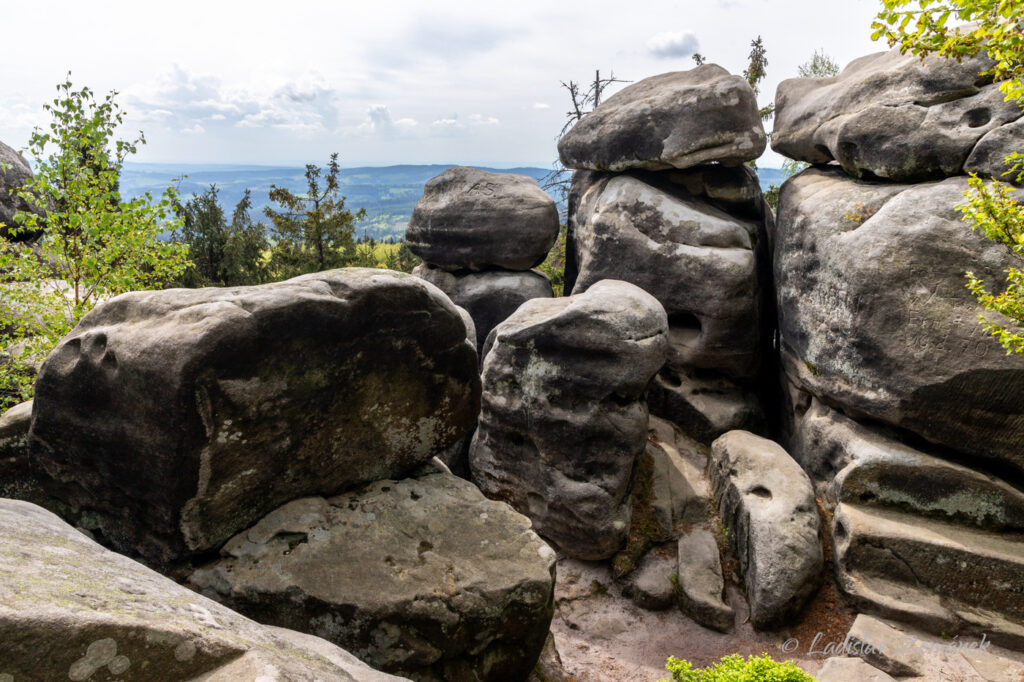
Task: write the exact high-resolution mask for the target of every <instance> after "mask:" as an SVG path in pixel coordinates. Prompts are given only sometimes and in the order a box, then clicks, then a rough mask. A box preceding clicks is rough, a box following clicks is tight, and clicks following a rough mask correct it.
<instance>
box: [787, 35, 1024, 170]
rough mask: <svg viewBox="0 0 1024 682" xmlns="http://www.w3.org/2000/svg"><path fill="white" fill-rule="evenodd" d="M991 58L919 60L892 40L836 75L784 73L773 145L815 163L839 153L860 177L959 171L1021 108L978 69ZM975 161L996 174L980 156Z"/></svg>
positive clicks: (842, 161) (836, 157)
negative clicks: (903, 52) (981, 143)
mask: <svg viewBox="0 0 1024 682" xmlns="http://www.w3.org/2000/svg"><path fill="white" fill-rule="evenodd" d="M991 65H992V63H991V61H990V60H989V59H988V57H986V56H985V55H984V54H983V53H982V54H980V55H978V56H976V57H970V58H965V59H963V60H961V61H957V60H953V59H943V58H938V57H928V58H926V59H924V60H921V59H919V58H918V57H915V56H913V55H911V54H906V55H901V54H900V51H899V48H895V49H892V50H890V51H888V52H879V53H876V54H872V55H867V56H865V57H861V58H859V59H855V60H854V61H852V62H851V63H850V64H849V65H848V66H847V67H846V68H845V69H843V71H842V73H840V74H839V75H838V76H833V77H831V78H793V79H789V80H785V81H783V82H782V83H781V84H780V85H779V88H778V91H777V92H776V95H775V130H774V131H773V132H772V137H771V140H772V149H773V150H775V151H776V152H778V153H779V154H783V155H785V156H789V157H790V158H794V159H799V160H801V161H807V162H808V163H816V164H823V163H828V162H830V161H832V160H836V161H838V162H839V163H840V164H841V165H842V167H843V169H844V170H846V172H847V173H849V174H850V175H853V176H854V177H858V178H874V177H879V178H886V179H889V180H894V181H898V182H909V181H917V180H928V179H934V178H941V177H946V176H952V175H959V174H961V173H963V172H964V164H965V162H966V161H967V160H968V157H970V156H971V155H972V152H973V150H974V149H975V146H976V145H978V143H979V140H981V139H982V138H983V137H985V136H986V135H988V134H990V133H991V132H992V131H994V130H997V129H999V128H1000V127H1001V126H1004V125H1006V124H1008V123H1011V122H1012V121H1015V120H1017V119H1019V118H1020V117H1021V116H1022V115H1024V110H1021V108H1020V107H1019V106H1018V105H1017V104H1016V103H1015V102H1007V101H1005V97H1004V95H1003V93H1002V92H1000V90H999V87H998V86H997V85H995V84H993V83H992V82H991V78H988V79H986V78H985V77H983V76H979V75H978V74H979V72H981V71H984V70H986V69H988V68H990V67H991ZM1011 151H1014V149H1006V150H1005V151H1003V155H1005V154H1008V153H1009V152H1011ZM972 168H974V169H977V170H983V171H985V172H991V170H990V168H989V166H987V165H982V164H981V163H980V162H977V161H976V162H975V163H974V164H972Z"/></svg>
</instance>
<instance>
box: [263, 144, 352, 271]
mask: <svg viewBox="0 0 1024 682" xmlns="http://www.w3.org/2000/svg"><path fill="white" fill-rule="evenodd" d="M339 174H340V168H339V167H338V154H337V153H334V154H331V160H330V163H328V165H327V174H326V175H324V174H323V170H322V169H321V168H319V167H318V166H315V165H313V164H307V165H306V184H307V192H306V193H305V194H295V193H293V192H292V191H291V190H289V189H288V188H286V187H277V186H276V185H271V186H270V200H271V201H274V202H276V203H278V204H280V206H281V209H282V210H276V209H273V208H271V207H269V206H268V207H267V208H265V209H264V212H265V213H266V216H267V217H268V218H269V219H270V221H271V223H273V226H274V239H275V243H274V245H273V247H272V250H271V268H272V269H273V270H274V271H275V274H276V275H278V276H280V277H282V278H287V277H294V276H296V275H301V274H304V273H307V272H319V271H321V270H329V269H331V268H339V267H344V266H345V265H348V264H349V263H350V262H351V261H352V260H353V259H354V258H355V257H356V253H355V224H356V222H357V221H359V220H362V219H363V218H364V217H366V210H365V209H359V211H357V212H356V213H352V212H351V211H349V210H347V209H346V208H345V197H343V196H341V188H340V185H339V184H338V175H339Z"/></svg>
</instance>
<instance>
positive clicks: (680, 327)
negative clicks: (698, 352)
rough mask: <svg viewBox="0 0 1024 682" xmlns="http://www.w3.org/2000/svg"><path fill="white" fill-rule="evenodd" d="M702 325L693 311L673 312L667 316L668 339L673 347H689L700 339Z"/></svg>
mask: <svg viewBox="0 0 1024 682" xmlns="http://www.w3.org/2000/svg"><path fill="white" fill-rule="evenodd" d="M701 331H702V326H701V323H700V320H699V319H698V318H697V316H696V315H694V314H693V313H673V314H671V315H669V316H668V340H669V343H670V344H671V345H672V346H675V347H680V346H682V347H689V346H694V345H696V343H697V341H699V340H700V334H701Z"/></svg>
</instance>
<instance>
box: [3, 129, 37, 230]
mask: <svg viewBox="0 0 1024 682" xmlns="http://www.w3.org/2000/svg"><path fill="white" fill-rule="evenodd" d="M4 166H6V167H7V169H6V170H4V169H3V167H4ZM31 178H32V168H31V167H30V166H29V165H28V162H27V161H25V158H24V157H23V156H22V155H21V154H19V153H18V152H16V151H14V150H13V149H11V148H10V147H8V146H7V145H5V144H4V143H3V142H0V225H2V226H0V237H4V238H10V237H12V236H13V235H12V234H11V233H10V231H9V230H10V228H14V227H17V223H16V222H15V221H14V214H15V213H17V212H18V211H32V210H33V207H32V206H30V205H29V203H28V202H26V201H25V200H24V199H22V198H20V197H18V196H17V195H16V194H15V192H17V191H18V190H19V189H21V188H22V186H23V185H24V184H25V182H26V181H27V180H30V179H31ZM32 236H33V235H32V234H29V233H24V232H23V233H21V234H18V235H17V236H16V237H14V239H15V240H16V241H20V240H23V239H26V238H30V237H32Z"/></svg>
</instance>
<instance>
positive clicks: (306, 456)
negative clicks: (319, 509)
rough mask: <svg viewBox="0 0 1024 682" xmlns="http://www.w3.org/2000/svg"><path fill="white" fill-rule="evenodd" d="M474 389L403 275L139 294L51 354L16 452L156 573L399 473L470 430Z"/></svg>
mask: <svg viewBox="0 0 1024 682" xmlns="http://www.w3.org/2000/svg"><path fill="white" fill-rule="evenodd" d="M479 391H480V388H479V379H478V376H477V362H476V353H475V352H474V349H473V348H472V346H471V345H470V344H469V343H468V341H467V339H466V330H465V326H464V324H463V322H462V319H461V317H460V315H459V313H458V311H457V310H456V309H455V307H454V306H453V305H452V303H451V302H450V301H449V300H448V298H447V297H446V296H444V294H443V293H441V292H440V291H439V290H437V289H436V288H435V287H433V286H431V285H429V284H427V283H425V282H423V281H422V280H419V279H417V278H415V277H411V276H408V275H402V274H399V273H395V272H388V271H381V270H368V269H367V270H359V269H353V270H335V271H330V272H324V273H318V274H314V275H305V276H302V277H297V278H295V279H292V280H288V281H286V282H282V283H279V284H271V285H265V286H259V287H240V288H234V289H199V290H180V289H179V290H168V291H160V292H140V293H132V294H126V295H123V296H119V297H117V298H115V299H113V300H111V301H109V302H107V303H104V304H102V305H100V306H98V307H97V308H96V309H94V310H93V311H92V312H90V313H89V314H88V315H87V316H86V317H85V318H84V319H83V320H82V322H81V324H79V326H78V327H77V328H76V329H75V330H74V331H73V332H72V333H71V334H70V335H69V336H68V337H66V338H65V339H64V340H63V341H62V342H61V344H60V345H59V346H58V347H57V349H56V350H55V351H54V352H53V353H52V354H51V355H50V357H49V358H48V359H47V361H46V363H45V364H44V366H43V369H42V371H41V373H40V375H39V379H38V382H37V384H36V398H35V417H34V420H33V425H32V432H31V434H30V447H31V448H32V451H33V453H34V455H35V456H37V457H38V458H39V459H40V460H41V462H42V463H43V465H44V467H45V468H46V470H47V472H48V473H49V474H50V475H51V476H52V477H53V478H54V479H55V480H56V481H57V482H58V483H60V484H62V485H64V486H66V487H68V488H69V489H71V490H72V492H70V493H68V494H69V495H72V498H71V499H69V500H67V501H68V503H69V504H71V505H77V506H78V507H79V509H80V510H81V514H82V516H81V523H82V524H83V525H85V526H86V527H88V528H90V529H94V530H98V531H99V532H101V533H102V535H103V537H104V538H105V539H106V540H107V541H109V542H110V543H111V544H112V545H113V546H114V547H115V548H117V549H120V550H122V551H125V552H137V553H138V554H140V555H142V556H143V557H145V558H146V559H147V560H149V561H151V562H153V563H156V564H163V563H165V562H171V561H173V560H176V559H179V558H182V557H185V556H187V555H189V554H190V553H195V552H201V551H205V550H209V549H212V548H216V547H218V546H219V545H220V544H221V543H223V542H224V541H225V540H227V539H228V538H230V537H231V536H232V535H233V534H235V533H237V532H238V531H240V530H242V529H244V528H245V527H247V526H248V525H250V524H252V523H253V522H254V521H256V520H257V519H259V518H260V517H261V516H262V515H264V514H266V513H267V512H269V511H270V510H272V509H274V508H275V507H277V506H280V505H281V504H283V503H285V502H287V501H289V500H292V499H294V498H296V497H297V496H307V495H311V494H321V495H331V494H334V493H337V492H338V491H340V490H343V489H345V488H347V487H351V486H354V485H357V484H360V483H363V482H367V481H373V480H378V479H382V478H388V477H392V476H396V475H401V474H403V473H405V472H407V471H409V470H411V469H412V468H414V467H415V466H416V465H418V464H420V463H421V462H424V461H426V460H429V459H430V458H431V457H432V456H434V455H436V454H438V453H439V452H442V451H444V450H445V449H447V448H448V447H450V446H452V445H453V444H455V443H456V442H458V441H459V440H460V439H462V438H464V437H465V436H466V435H468V433H469V432H470V431H471V430H472V428H473V424H474V422H475V419H476V414H477V410H478V408H479ZM75 491H77V492H75Z"/></svg>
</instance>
